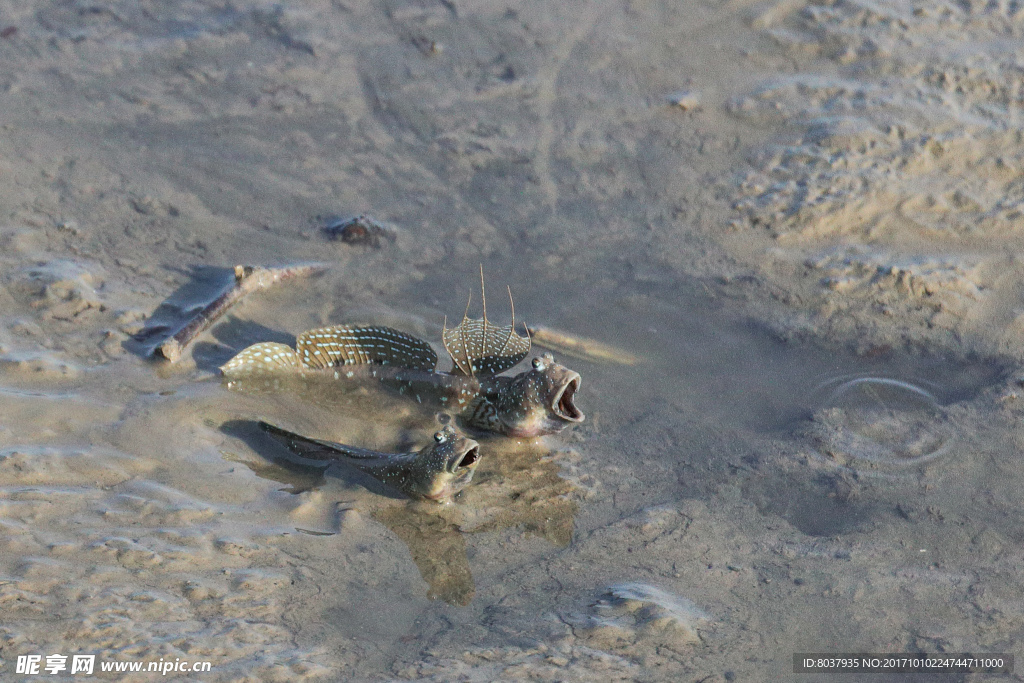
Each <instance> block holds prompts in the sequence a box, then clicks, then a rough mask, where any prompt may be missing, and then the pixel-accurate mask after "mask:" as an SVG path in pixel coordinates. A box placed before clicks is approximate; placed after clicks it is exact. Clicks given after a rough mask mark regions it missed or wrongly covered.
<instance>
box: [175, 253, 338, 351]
mask: <svg viewBox="0 0 1024 683" xmlns="http://www.w3.org/2000/svg"><path fill="white" fill-rule="evenodd" d="M326 268H327V266H326V265H323V264H315V263H314V264H308V265H301V266H285V267H283V268H268V267H264V266H235V281H234V283H233V284H232V285H231V287H230V288H229V289H228V290H227V291H226V292H224V293H223V294H221V295H220V296H219V297H217V298H216V299H214V300H213V301H212V302H210V304H209V305H208V306H206V307H205V308H203V310H201V311H199V313H197V314H196V315H195V317H193V318H192V319H191V320H189V321H188V323H187V324H186V325H185V326H184V327H182V328H181V329H180V330H178V331H177V333H175V335H174V336H173V337H171V338H170V339H168V340H167V341H165V342H164V343H163V344H161V345H160V346H158V347H157V348H156V353H157V354H159V355H161V356H163V357H164V358H166V359H167V360H169V361H170V362H172V363H175V362H177V361H178V359H179V358H181V354H182V352H183V351H184V350H185V348H186V347H187V346H188V345H189V344H191V343H192V340H194V339H195V338H196V337H198V336H199V335H200V334H202V333H203V332H204V331H205V330H206V329H208V328H209V327H210V325H212V324H213V323H214V322H216V321H217V319H218V318H220V317H221V316H222V315H224V314H225V313H226V312H227V310H228V309H229V308H231V306H233V305H234V304H235V303H236V302H237V301H238V300H239V299H241V298H242V297H244V296H245V295H246V294H249V293H250V292H254V291H256V290H257V289H267V288H268V287H270V286H271V285H273V284H274V283H275V282H280V281H281V280H288V279H290V278H293V277H300V276H306V275H310V274H312V273H316V272H319V271H322V270H325V269H326Z"/></svg>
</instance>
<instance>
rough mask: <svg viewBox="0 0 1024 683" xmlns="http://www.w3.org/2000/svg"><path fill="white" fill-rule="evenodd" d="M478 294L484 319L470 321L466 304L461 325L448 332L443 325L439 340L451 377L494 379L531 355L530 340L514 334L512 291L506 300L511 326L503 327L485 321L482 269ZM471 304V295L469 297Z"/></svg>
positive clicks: (514, 308) (446, 325)
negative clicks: (507, 301)
mask: <svg viewBox="0 0 1024 683" xmlns="http://www.w3.org/2000/svg"><path fill="white" fill-rule="evenodd" d="M480 294H481V296H483V297H484V304H483V306H484V317H483V319H480V318H474V319H472V320H471V319H470V318H469V317H468V316H469V302H466V312H465V313H463V314H462V322H461V323H459V324H458V325H457V326H456V327H453V328H452V329H450V330H449V329H448V321H447V320H446V321H445V325H444V330H443V331H442V332H441V339H442V341H444V347H445V348H446V349H448V354H449V355H450V356H451V357H452V362H453V363H454V364H455V367H453V368H452V373H453V374H464V375H483V376H488V375H497V374H498V373H501V372H504V371H505V370H508V369H509V368H511V367H513V366H515V365H516V364H517V363H518V362H519V361H521V360H522V359H524V358H526V356H527V354H529V353H530V339H529V337H525V338H524V337H520V336H519V335H518V334H516V332H515V324H516V306H515V303H514V302H512V290H511V289H509V291H508V299H509V301H510V302H512V323H511V324H510V325H506V326H504V327H498V326H497V325H492V324H491V322H490V321H489V320H487V298H486V295H484V269H483V266H481V267H480ZM470 301H472V294H471V295H470Z"/></svg>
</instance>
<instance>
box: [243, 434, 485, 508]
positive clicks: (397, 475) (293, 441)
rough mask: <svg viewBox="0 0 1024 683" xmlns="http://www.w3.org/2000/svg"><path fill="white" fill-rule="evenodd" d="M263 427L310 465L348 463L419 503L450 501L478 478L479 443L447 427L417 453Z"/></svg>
mask: <svg viewBox="0 0 1024 683" xmlns="http://www.w3.org/2000/svg"><path fill="white" fill-rule="evenodd" d="M260 427H261V428H262V429H263V431H265V432H266V433H267V434H269V435H270V436H271V437H272V438H273V439H274V440H275V441H277V442H278V443H280V444H282V445H283V446H284V447H285V448H287V449H288V450H289V451H291V452H292V453H293V454H295V455H297V456H299V457H301V458H307V459H309V460H320V461H332V462H342V463H345V464H346V465H349V466H351V467H355V468H356V469H358V470H361V471H363V472H366V473H367V474H370V475H372V476H374V477H376V478H377V479H378V480H380V481H382V482H383V483H385V484H387V485H388V486H390V487H392V488H394V489H397V490H399V491H401V492H402V493H404V494H405V495H407V496H409V497H410V498H416V499H419V500H433V501H436V502H439V503H447V502H450V501H451V499H452V496H454V495H455V494H456V493H458V492H459V491H461V490H462V489H464V488H465V487H466V486H467V485H468V484H469V482H470V481H472V479H473V471H474V470H475V469H476V466H477V464H478V463H479V462H480V446H479V444H477V442H476V441H473V440H472V439H467V438H465V437H463V436H459V435H458V434H457V433H456V432H455V430H454V429H452V428H451V427H450V426H446V427H445V428H444V429H442V430H441V431H439V432H436V433H435V434H434V440H433V441H432V442H431V443H430V444H429V445H428V446H426V447H425V448H423V449H422V450H420V451H419V452H417V453H381V452H379V451H373V450H369V449H367V448H355V447H353V446H345V445H344V444H340V443H332V442H330V441H321V440H320V439H310V438H309V437H305V436H302V435H301V434H296V433H295V432H289V431H288V430H286V429H281V428H280V427H275V426H274V425H272V424H269V423H267V422H260Z"/></svg>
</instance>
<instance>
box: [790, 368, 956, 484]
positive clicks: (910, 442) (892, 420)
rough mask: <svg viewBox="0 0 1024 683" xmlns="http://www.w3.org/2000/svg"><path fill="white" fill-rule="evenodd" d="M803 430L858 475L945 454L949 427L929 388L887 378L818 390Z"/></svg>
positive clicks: (852, 381) (856, 380) (847, 382)
mask: <svg viewBox="0 0 1024 683" xmlns="http://www.w3.org/2000/svg"><path fill="white" fill-rule="evenodd" d="M819 395H820V396H821V398H820V399H819V401H818V402H817V404H818V407H817V409H816V410H815V411H814V413H813V415H812V417H811V423H810V425H808V426H807V428H806V434H807V435H808V436H809V437H810V438H811V439H812V440H813V441H814V442H815V444H816V446H817V449H818V451H819V452H820V453H821V454H822V455H823V456H825V457H827V458H828V459H829V460H830V461H832V462H834V463H837V464H839V465H843V466H846V467H849V468H851V469H855V470H858V471H864V472H871V471H882V472H885V471H898V470H900V469H905V468H911V467H915V466H920V465H923V464H924V463H927V462H930V461H932V460H934V459H936V458H938V457H940V456H941V455H943V454H944V453H946V452H947V451H948V450H949V446H950V444H951V443H952V439H953V429H952V426H951V425H950V422H949V420H948V418H947V416H946V411H945V409H944V408H943V406H942V404H941V403H940V401H939V399H938V398H937V397H936V396H935V395H934V394H933V393H932V392H931V391H929V390H927V389H925V388H923V387H921V386H919V385H917V384H913V383H910V382H907V381H903V380H899V379H893V378H888V377H855V378H852V379H851V378H840V379H837V380H833V381H832V382H830V383H827V384H826V385H824V386H823V387H821V389H820V390H819Z"/></svg>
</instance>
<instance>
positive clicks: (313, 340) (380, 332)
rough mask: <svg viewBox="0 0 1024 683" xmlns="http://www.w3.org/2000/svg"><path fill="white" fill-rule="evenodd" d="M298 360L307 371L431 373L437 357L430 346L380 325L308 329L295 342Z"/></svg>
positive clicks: (420, 340) (435, 365)
mask: <svg viewBox="0 0 1024 683" xmlns="http://www.w3.org/2000/svg"><path fill="white" fill-rule="evenodd" d="M295 348H296V351H298V358H299V359H300V360H301V362H302V363H303V364H304V365H305V366H307V367H310V368H329V367H333V366H336V365H397V366H399V367H402V368H411V369H413V370H433V369H434V368H436V367H437V354H436V353H434V349H432V348H430V344H428V343H427V342H425V341H423V340H422V339H418V338H417V337H413V336H412V335H409V334H405V333H404V332H399V331H398V330H394V329H391V328H390V327H383V326H367V327H363V326H355V325H351V326H350V325H334V326H332V327H320V328H317V329H315V330H309V331H307V332H303V333H302V334H300V335H299V338H298V339H297V340H296V342H295Z"/></svg>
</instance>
